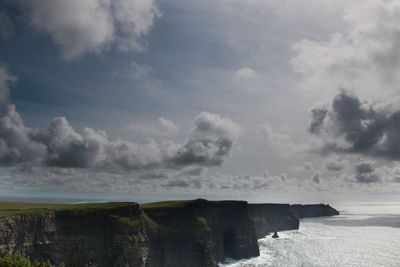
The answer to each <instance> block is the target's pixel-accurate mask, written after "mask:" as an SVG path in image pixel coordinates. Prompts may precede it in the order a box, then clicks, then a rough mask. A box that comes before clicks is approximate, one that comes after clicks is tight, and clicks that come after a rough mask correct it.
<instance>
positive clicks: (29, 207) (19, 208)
mask: <svg viewBox="0 0 400 267" xmlns="http://www.w3.org/2000/svg"><path fill="white" fill-rule="evenodd" d="M127 204H128V203H127V202H108V203H82V204H60V203H54V204H53V203H25V202H6V201H0V217H5V216H10V215H16V214H34V213H45V212H51V211H55V210H75V209H80V210H86V209H106V208H115V207H120V206H124V205H127Z"/></svg>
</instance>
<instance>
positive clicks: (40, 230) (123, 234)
mask: <svg viewBox="0 0 400 267" xmlns="http://www.w3.org/2000/svg"><path fill="white" fill-rule="evenodd" d="M337 214H338V212H337V211H336V210H335V209H333V208H332V207H330V206H329V205H322V204H321V205H291V206H290V205H288V204H247V202H245V201H207V200H203V199H197V200H191V201H168V202H158V203H149V204H144V205H140V206H139V205H138V204H136V203H127V202H124V203H102V204H79V205H69V204H60V205H59V204H29V203H5V202H0V256H2V255H7V254H10V253H14V252H19V253H23V254H24V255H27V256H29V257H31V258H32V259H37V260H42V261H46V260H50V261H51V262H53V263H56V264H57V263H64V264H65V266H66V267H69V266H73V267H76V266H98V267H111V266H118V267H119V266H121V267H122V266H135V267H178V266H179V267H180V266H190V267H216V266H218V262H223V261H225V260H226V259H227V258H232V259H243V258H249V257H255V256H258V255H259V249H258V242H257V238H261V237H264V236H265V235H266V234H268V233H270V232H273V231H283V230H292V229H298V227H299V218H304V217H316V216H331V215H337Z"/></svg>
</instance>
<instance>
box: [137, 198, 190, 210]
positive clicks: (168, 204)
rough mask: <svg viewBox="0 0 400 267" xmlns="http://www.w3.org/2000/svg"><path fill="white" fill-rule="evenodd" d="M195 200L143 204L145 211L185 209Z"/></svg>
mask: <svg viewBox="0 0 400 267" xmlns="http://www.w3.org/2000/svg"><path fill="white" fill-rule="evenodd" d="M192 202H193V200H171V201H161V202H151V203H144V204H141V205H140V207H141V208H143V209H160V208H183V207H186V206H187V205H189V204H190V203H192Z"/></svg>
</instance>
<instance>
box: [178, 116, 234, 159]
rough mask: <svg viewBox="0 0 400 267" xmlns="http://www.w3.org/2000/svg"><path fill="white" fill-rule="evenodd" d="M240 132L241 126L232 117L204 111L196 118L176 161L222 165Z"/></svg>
mask: <svg viewBox="0 0 400 267" xmlns="http://www.w3.org/2000/svg"><path fill="white" fill-rule="evenodd" d="M240 132H241V129H240V127H239V126H238V125H237V124H236V123H234V122H233V121H231V120H230V119H227V118H222V117H220V116H219V115H217V114H212V113H208V112H202V113H200V114H199V115H198V116H197V117H196V118H195V120H194V127H193V128H192V131H191V134H190V137H189V139H188V140H187V142H186V143H185V144H184V145H183V146H182V147H181V148H180V149H179V150H178V152H177V155H176V157H175V158H174V163H176V164H178V165H190V164H193V163H195V162H196V163H197V164H201V165H204V166H218V165H221V164H222V162H223V161H224V159H225V158H226V157H227V156H228V155H229V153H230V151H231V149H232V146H233V144H234V141H235V139H236V138H237V137H238V136H239V135H240Z"/></svg>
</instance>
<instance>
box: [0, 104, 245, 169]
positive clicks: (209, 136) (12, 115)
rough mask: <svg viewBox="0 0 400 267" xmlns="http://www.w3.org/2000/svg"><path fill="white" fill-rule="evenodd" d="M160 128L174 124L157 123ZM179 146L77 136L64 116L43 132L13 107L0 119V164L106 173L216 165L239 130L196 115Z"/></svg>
mask: <svg viewBox="0 0 400 267" xmlns="http://www.w3.org/2000/svg"><path fill="white" fill-rule="evenodd" d="M159 123H160V125H161V126H160V127H164V128H165V129H170V128H173V126H174V124H171V122H170V121H168V120H165V119H160V120H159ZM193 124H194V127H193V129H192V131H191V133H190V136H189V138H188V140H187V141H186V142H185V143H184V144H177V143H174V142H155V141H154V140H150V141H148V142H147V143H145V144H139V143H135V142H132V141H127V140H123V139H110V138H109V137H108V136H107V134H106V133H105V132H103V131H97V130H94V129H91V128H85V129H84V130H83V133H82V134H80V133H78V132H76V131H75V130H74V128H73V127H72V126H71V125H70V124H69V122H68V121H67V119H66V118H64V117H57V118H55V119H54V120H53V121H52V122H51V124H50V126H49V128H48V129H47V130H39V129H34V128H30V127H27V126H26V125H25V124H24V122H23V120H22V119H21V116H20V115H19V113H18V112H17V111H16V110H15V106H14V105H11V104H9V105H5V106H4V108H3V111H2V113H1V116H0V165H3V166H4V165H6V166H9V165H14V166H15V165H20V164H28V165H33V166H48V167H59V168H84V169H85V168H86V169H97V170H103V171H112V172H124V171H129V170H146V169H147V170H150V169H152V170H157V169H170V168H172V169H182V168H186V167H193V166H219V165H221V164H222V163H223V162H224V160H225V159H226V158H227V157H228V156H229V153H230V151H231V149H232V146H233V144H234V142H235V139H236V138H237V136H238V134H239V133H240V128H239V126H238V125H237V124H235V123H234V122H232V121H231V120H230V119H226V118H222V117H220V116H218V115H216V114H211V113H207V112H202V113H200V114H199V115H198V116H197V117H196V119H195V120H194V122H193Z"/></svg>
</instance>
